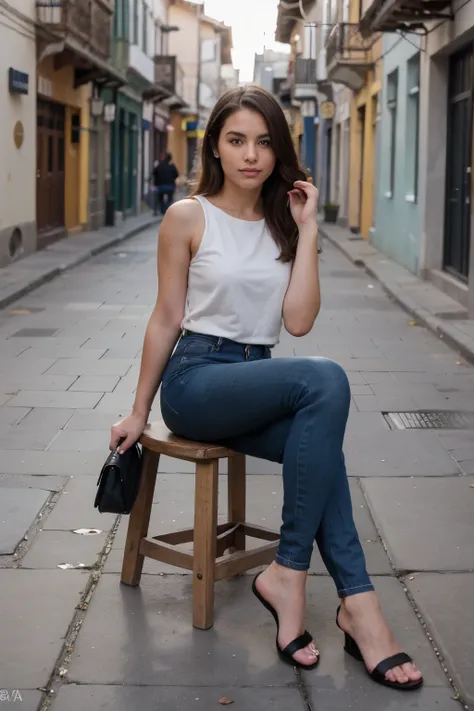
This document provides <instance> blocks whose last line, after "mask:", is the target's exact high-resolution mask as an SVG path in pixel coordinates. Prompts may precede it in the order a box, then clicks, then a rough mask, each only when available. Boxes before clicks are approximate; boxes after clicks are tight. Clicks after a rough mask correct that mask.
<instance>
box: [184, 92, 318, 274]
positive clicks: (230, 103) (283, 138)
mask: <svg viewBox="0 0 474 711" xmlns="http://www.w3.org/2000/svg"><path fill="white" fill-rule="evenodd" d="M239 109H250V110H251V111H257V112H258V113H259V114H260V115H261V116H262V117H263V119H264V120H265V122H266V124H267V126H268V132H269V134H270V141H271V147H272V150H273V152H274V154H275V158H276V163H275V167H274V169H273V172H272V174H271V175H270V176H269V177H268V178H267V180H266V181H265V182H264V184H263V186H262V205H263V214H264V217H265V220H266V223H267V225H268V228H269V230H270V232H271V234H272V237H273V239H274V240H275V242H276V244H277V245H278V247H279V249H280V259H281V260H282V261H284V262H289V261H291V260H292V259H294V257H295V254H296V246H297V243H298V228H297V226H296V223H295V221H294V220H293V217H292V215H291V212H290V208H289V204H288V195H287V193H288V191H289V190H292V188H293V183H294V182H295V180H306V174H305V172H304V171H303V169H302V167H301V166H300V164H299V161H298V157H297V155H296V152H295V149H294V146H293V142H292V140H291V134H290V129H289V126H288V123H287V121H286V118H285V114H284V113H283V111H282V109H281V107H280V105H279V104H278V102H277V100H276V99H275V98H274V97H273V96H272V95H271V94H270V93H269V92H268V91H265V89H262V88H261V87H259V86H248V87H238V88H236V89H230V90H229V91H227V92H226V93H225V94H223V96H221V97H220V99H219V100H218V101H217V103H216V105H215V106H214V109H213V110H212V113H211V116H210V118H209V121H208V123H207V127H206V131H205V134H204V138H203V142H202V154H201V173H200V176H199V179H198V183H197V186H196V188H195V190H194V192H193V195H206V196H213V195H217V194H218V193H219V192H220V191H221V190H222V187H223V185H224V171H223V170H222V166H221V162H220V160H219V159H218V158H216V157H215V155H214V149H215V147H216V146H217V143H218V140H219V136H220V132H221V130H222V127H223V125H224V123H225V121H226V120H227V119H228V117H229V116H230V115H231V114H233V113H234V112H235V111H239Z"/></svg>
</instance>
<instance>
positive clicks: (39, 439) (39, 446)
mask: <svg viewBox="0 0 474 711" xmlns="http://www.w3.org/2000/svg"><path fill="white" fill-rule="evenodd" d="M54 435H55V432H54V430H50V431H48V430H46V429H44V430H43V431H42V432H31V431H27V430H19V429H18V427H16V426H15V425H13V426H11V427H7V428H5V429H3V430H2V432H1V433H0V449H19V450H30V449H33V450H44V449H47V447H48V444H49V443H50V442H51V441H52V440H53V439H54Z"/></svg>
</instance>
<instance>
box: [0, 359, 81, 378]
mask: <svg viewBox="0 0 474 711" xmlns="http://www.w3.org/2000/svg"><path fill="white" fill-rule="evenodd" d="M55 362H56V358H35V359H34V360H32V361H28V366H25V362H24V361H23V360H21V359H20V358H11V359H10V358H4V357H3V356H2V358H0V373H1V374H2V375H8V376H11V377H15V376H16V375H18V376H20V377H21V376H22V375H24V374H25V367H27V368H28V373H29V375H41V374H42V373H45V372H46V371H47V370H48V368H51V366H52V365H54V363H55ZM69 374H70V373H65V375H69ZM58 375H61V373H58Z"/></svg>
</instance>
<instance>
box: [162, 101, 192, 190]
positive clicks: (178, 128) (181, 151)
mask: <svg viewBox="0 0 474 711" xmlns="http://www.w3.org/2000/svg"><path fill="white" fill-rule="evenodd" d="M186 120H187V119H186V117H185V116H182V115H181V114H179V113H175V112H172V113H171V117H170V123H171V125H172V126H173V129H174V131H171V132H170V133H169V134H168V150H169V152H170V153H171V154H172V155H173V163H175V165H176V167H177V169H178V171H179V174H180V176H183V175H187V172H188V144H187V134H186V131H185V129H184V128H183V124H184V123H185V122H186ZM192 120H193V117H192V116H189V121H192Z"/></svg>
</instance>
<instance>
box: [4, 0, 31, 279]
mask: <svg viewBox="0 0 474 711" xmlns="http://www.w3.org/2000/svg"><path fill="white" fill-rule="evenodd" d="M35 16H36V5H35V0H11V3H7V5H6V7H2V22H1V23H0V66H1V68H2V70H1V72H0V117H1V125H2V131H1V132H0V156H1V159H2V160H1V163H2V169H1V171H0V266H4V265H5V264H8V263H9V262H11V261H12V260H14V259H16V258H18V257H20V256H22V255H26V254H29V253H30V252H34V251H35V249H36V178H35V176H36V37H35V26H34V19H35Z"/></svg>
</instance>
